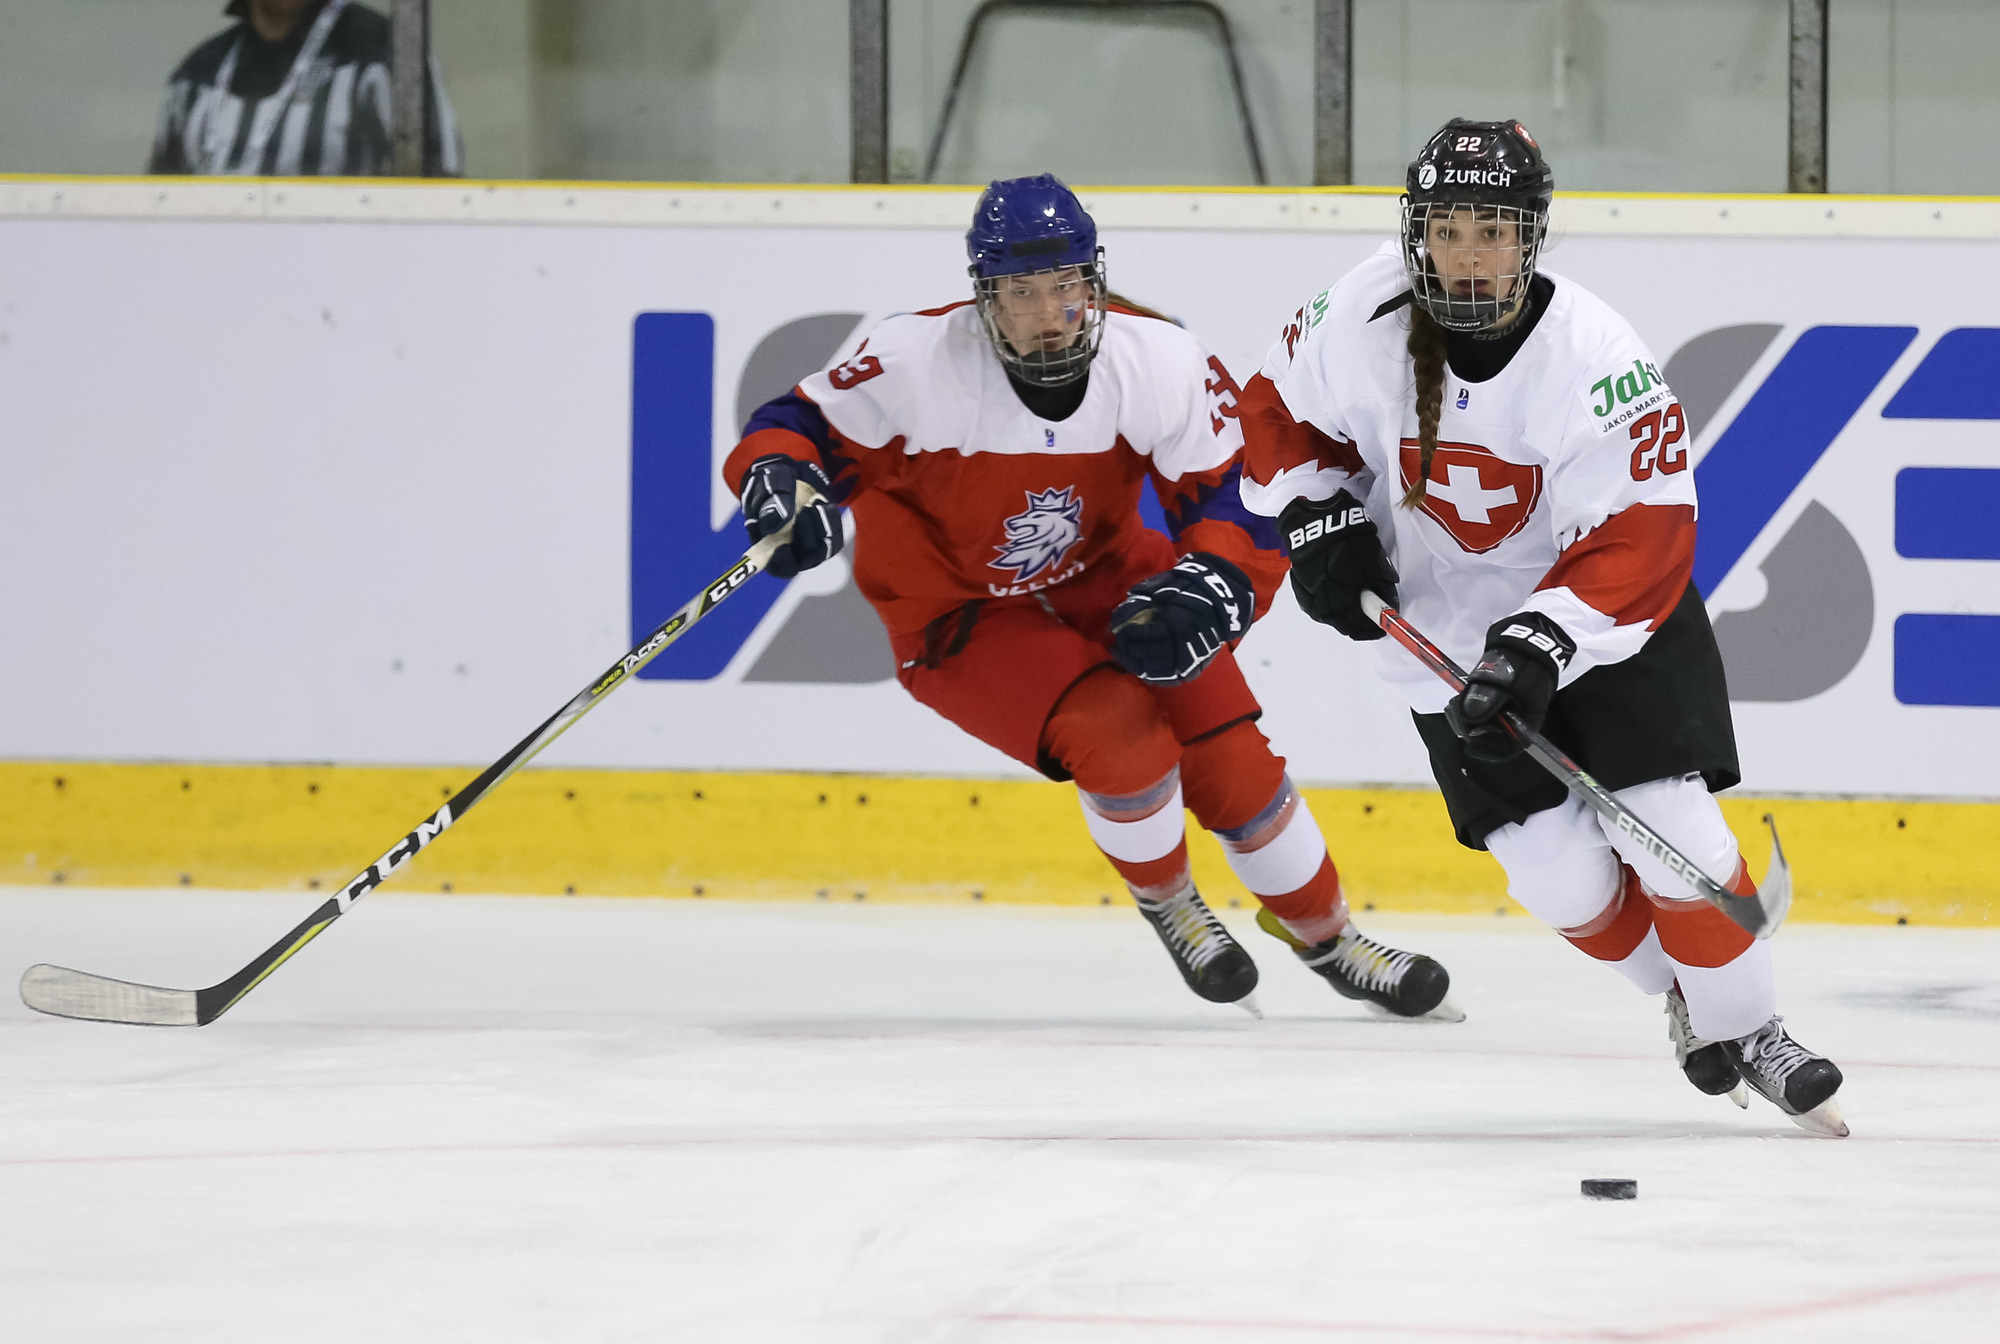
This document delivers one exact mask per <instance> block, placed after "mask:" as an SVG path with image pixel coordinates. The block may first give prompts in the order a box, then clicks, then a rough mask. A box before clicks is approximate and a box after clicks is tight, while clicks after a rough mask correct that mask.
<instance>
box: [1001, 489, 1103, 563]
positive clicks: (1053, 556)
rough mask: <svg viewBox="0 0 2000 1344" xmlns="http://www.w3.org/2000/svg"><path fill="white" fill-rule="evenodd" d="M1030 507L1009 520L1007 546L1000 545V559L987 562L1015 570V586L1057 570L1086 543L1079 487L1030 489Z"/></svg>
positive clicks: (1028, 493)
mask: <svg viewBox="0 0 2000 1344" xmlns="http://www.w3.org/2000/svg"><path fill="white" fill-rule="evenodd" d="M1026 494H1027V497H1028V507H1027V508H1026V509H1023V510H1022V511H1021V512H1020V513H1017V514H1015V515H1014V516H1013V517H1011V518H1009V519H1007V521H1006V523H1005V524H1004V526H1005V527H1006V529H1007V544H1006V545H1004V546H996V547H995V548H994V549H995V550H996V551H998V552H999V558H998V559H996V560H989V561H988V562H987V563H988V564H989V565H991V566H992V567H993V568H994V569H1011V570H1013V571H1014V582H1015V583H1026V582H1027V581H1028V580H1029V579H1032V578H1033V577H1034V576H1035V575H1037V574H1040V573H1043V572H1045V571H1048V570H1052V569H1054V568H1055V567H1056V566H1058V565H1060V564H1061V563H1062V561H1063V557H1064V556H1066V555H1068V554H1069V553H1070V551H1071V550H1072V549H1073V548H1074V547H1075V546H1076V544H1077V543H1078V542H1079V541H1082V540H1083V501H1082V500H1080V499H1078V498H1076V487H1074V486H1067V485H1066V486H1064V487H1063V488H1062V489H1060V490H1039V491H1037V490H1029V491H1027V492H1026Z"/></svg>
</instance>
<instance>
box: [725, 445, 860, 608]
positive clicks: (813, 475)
mask: <svg viewBox="0 0 2000 1344" xmlns="http://www.w3.org/2000/svg"><path fill="white" fill-rule="evenodd" d="M800 481H804V482H805V483H806V484H807V485H810V486H811V487H812V488H813V489H815V490H817V491H819V493H820V497H819V498H818V499H816V500H814V501H813V502H812V503H811V504H808V505H807V506H806V508H805V511H804V512H802V513H800V514H799V520H798V522H797V523H796V524H794V525H793V527H792V543H791V545H790V546H785V547H780V548H779V549H778V551H777V552H776V553H775V554H774V555H772V557H771V563H770V564H768V565H766V566H765V569H767V570H768V571H769V572H770V573H772V574H775V575H776V576H777V577H779V578H781V579H789V578H792V577H794V576H796V575H797V574H798V573H799V571H801V570H806V569H811V568H812V567H813V566H814V565H822V564H825V563H826V562H827V561H828V560H829V559H831V558H832V557H833V556H836V555H838V554H840V548H841V545H842V544H843V543H844V542H845V541H846V540H847V538H846V536H845V535H844V534H843V533H842V532H841V530H840V509H839V507H838V506H837V505H835V504H834V502H833V484H832V482H830V481H828V480H827V479H826V473H825V472H824V471H821V470H820V468H819V465H818V464H817V463H814V462H801V461H799V460H798V459H797V458H795V457H786V456H785V455H784V454H783V453H772V454H770V455H769V456H766V457H760V458H758V459H757V460H756V461H755V462H752V463H751V464H750V470H748V471H746V472H744V473H743V526H744V527H745V528H746V529H747V530H748V531H749V533H750V540H751V541H753V542H757V541H762V540H763V539H764V538H765V537H768V536H770V535H771V534H772V533H773V532H776V531H778V530H779V529H780V528H782V527H783V526H784V525H785V524H786V523H789V522H791V521H792V514H793V512H794V511H795V510H796V509H797V486H798V483H799V482H800Z"/></svg>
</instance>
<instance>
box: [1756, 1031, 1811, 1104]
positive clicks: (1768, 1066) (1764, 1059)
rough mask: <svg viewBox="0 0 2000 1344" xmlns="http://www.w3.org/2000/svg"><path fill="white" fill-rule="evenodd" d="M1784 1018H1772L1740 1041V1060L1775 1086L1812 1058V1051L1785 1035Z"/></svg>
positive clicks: (1781, 1084) (1783, 1081)
mask: <svg viewBox="0 0 2000 1344" xmlns="http://www.w3.org/2000/svg"><path fill="white" fill-rule="evenodd" d="M1784 1021H1785V1019H1784V1018H1783V1017H1774V1018H1772V1019H1771V1020H1770V1022H1769V1023H1768V1024H1767V1025H1766V1026H1765V1027H1764V1029H1763V1030H1762V1031H1759V1032H1757V1033H1756V1034H1755V1035H1753V1036H1751V1037H1750V1039H1749V1040H1747V1041H1745V1042H1744V1043H1743V1059H1744V1062H1745V1063H1747V1064H1749V1065H1750V1066H1751V1067H1752V1068H1754V1069H1756V1070H1757V1071H1758V1072H1759V1073H1761V1074H1763V1075H1764V1076H1765V1077H1766V1078H1768V1079H1770V1080H1771V1082H1772V1083H1773V1084H1774V1085H1775V1086H1778V1087H1783V1086H1784V1085H1785V1080H1786V1079H1788V1078H1790V1077H1791V1076H1792V1074H1793V1073H1795V1072H1797V1070H1798V1067H1799V1065H1801V1064H1803V1063H1805V1062H1806V1061H1807V1060H1809V1059H1811V1058H1812V1057H1813V1054H1812V1051H1810V1050H1808V1049H1806V1048H1805V1047H1804V1046H1802V1045H1800V1044H1799V1043H1798V1042H1797V1041H1795V1040H1793V1039H1792V1038H1791V1037H1790V1036H1787V1035H1786V1034H1785V1028H1784Z"/></svg>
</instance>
